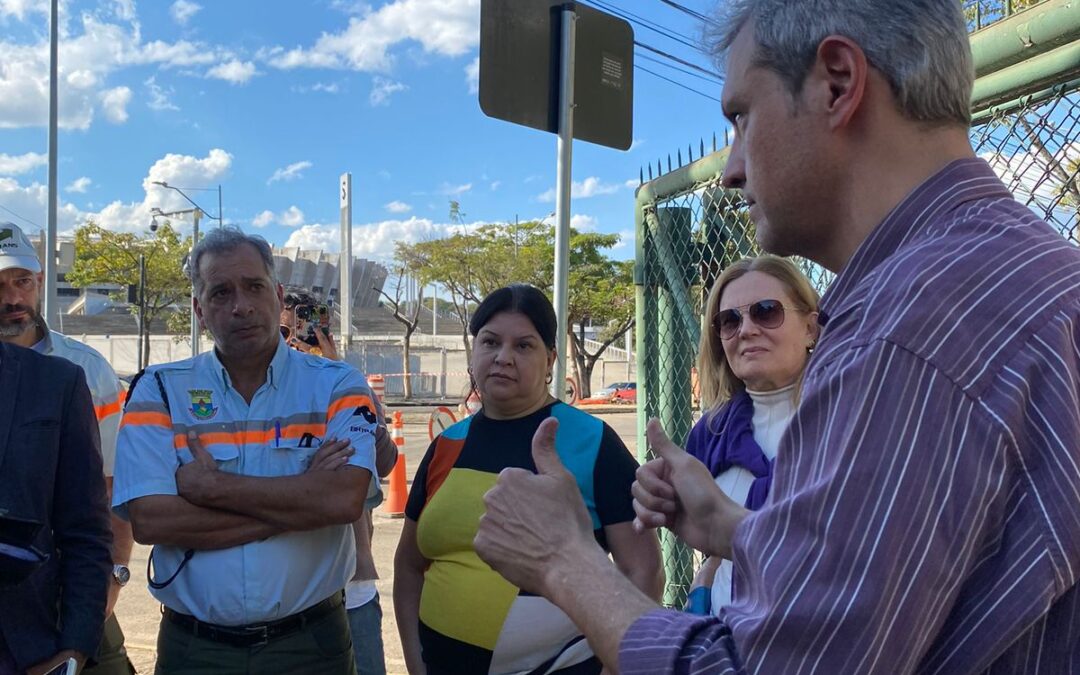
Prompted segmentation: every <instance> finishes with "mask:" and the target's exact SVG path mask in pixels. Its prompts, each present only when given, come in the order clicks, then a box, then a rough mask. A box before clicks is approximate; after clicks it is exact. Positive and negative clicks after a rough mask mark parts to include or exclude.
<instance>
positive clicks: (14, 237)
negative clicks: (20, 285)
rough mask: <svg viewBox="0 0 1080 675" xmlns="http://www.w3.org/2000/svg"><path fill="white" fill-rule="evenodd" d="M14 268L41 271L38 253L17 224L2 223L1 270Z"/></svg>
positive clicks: (0, 243) (0, 241) (0, 232)
mask: <svg viewBox="0 0 1080 675" xmlns="http://www.w3.org/2000/svg"><path fill="white" fill-rule="evenodd" d="M13 267H17V268H21V269H24V270H29V271H31V272H40V271H41V261H40V260H38V255H37V251H36V250H35V249H34V245H33V244H31V243H30V240H29V239H27V238H26V235H25V234H23V231H22V230H21V229H19V226H18V225H16V224H15V223H0V270H8V269H11V268H13Z"/></svg>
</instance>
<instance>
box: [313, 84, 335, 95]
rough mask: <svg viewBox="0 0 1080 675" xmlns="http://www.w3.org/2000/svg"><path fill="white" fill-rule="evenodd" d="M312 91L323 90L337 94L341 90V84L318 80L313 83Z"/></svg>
mask: <svg viewBox="0 0 1080 675" xmlns="http://www.w3.org/2000/svg"><path fill="white" fill-rule="evenodd" d="M311 91H322V92H326V93H327V94H336V93H338V92H339V91H341V87H340V85H338V83H337V82H331V83H329V84H323V83H322V82H316V83H315V84H313V85H311Z"/></svg>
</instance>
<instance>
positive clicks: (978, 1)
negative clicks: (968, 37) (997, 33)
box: [962, 0, 1045, 30]
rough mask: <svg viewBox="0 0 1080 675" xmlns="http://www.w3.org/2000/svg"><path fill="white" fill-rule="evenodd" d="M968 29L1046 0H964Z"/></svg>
mask: <svg viewBox="0 0 1080 675" xmlns="http://www.w3.org/2000/svg"><path fill="white" fill-rule="evenodd" d="M962 1H963V7H964V18H965V19H967V24H968V29H969V30H977V29H979V28H985V27H986V26H988V25H990V24H991V23H994V22H995V21H1000V20H1001V19H1004V18H1006V17H1008V16H1011V15H1013V14H1015V13H1016V12H1019V11H1020V10H1023V9H1027V8H1028V7H1031V6H1032V5H1037V4H1039V3H1040V2H1044V1H1045V0H962Z"/></svg>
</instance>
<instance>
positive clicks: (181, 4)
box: [169, 0, 202, 26]
mask: <svg viewBox="0 0 1080 675" xmlns="http://www.w3.org/2000/svg"><path fill="white" fill-rule="evenodd" d="M201 9H202V5H197V4H195V3H194V2H189V1H188V0H176V2H174V3H173V4H172V6H171V7H169V14H171V15H172V18H173V21H175V22H176V23H178V24H180V25H181V26H184V25H187V22H188V21H189V20H190V19H191V17H193V16H195V15H196V14H198V13H199V10H201Z"/></svg>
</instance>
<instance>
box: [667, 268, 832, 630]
mask: <svg viewBox="0 0 1080 675" xmlns="http://www.w3.org/2000/svg"><path fill="white" fill-rule="evenodd" d="M817 315H818V294H817V292H816V291H815V290H814V288H813V287H812V286H811V285H810V282H809V281H808V280H807V279H806V277H805V276H803V274H802V273H801V272H800V271H799V270H798V268H796V267H795V265H793V264H792V263H791V262H790V261H788V260H786V259H784V258H778V257H776V256H771V255H764V256H761V257H758V258H745V259H743V260H740V261H738V262H737V263H735V264H733V265H731V266H730V267H728V268H727V269H726V270H724V272H723V274H721V275H720V278H719V279H717V281H716V284H715V285H714V286H713V288H712V291H711V292H710V293H709V298H708V300H707V301H706V304H705V316H706V317H708V319H709V326H708V330H704V331H702V333H701V344H700V347H699V351H698V373H699V377H700V382H701V398H702V407H703V408H704V409H705V414H704V415H703V416H702V418H701V420H699V421H698V423H697V424H695V425H694V428H693V429H692V430H691V431H690V437H689V438H688V439H687V444H686V451H687V452H689V453H690V454H691V455H694V456H695V457H697V458H698V459H700V460H701V461H702V463H703V464H705V466H707V467H708V468H709V470H710V471H711V472H712V475H713V476H714V477H715V478H716V484H717V485H718V486H720V489H722V490H723V491H724V492H725V493H726V494H727V495H728V496H729V497H731V498H732V499H733V500H735V501H736V502H739V503H740V504H744V505H745V506H746V507H747V508H749V509H754V510H756V509H758V508H760V507H761V505H762V504H764V503H765V498H766V497H767V496H768V494H769V486H770V484H771V482H772V474H773V462H774V461H775V460H776V452H777V449H778V448H779V446H780V437H781V436H783V434H784V431H785V430H786V429H787V426H788V422H790V421H791V417H792V416H793V415H794V414H795V406H796V404H797V402H798V382H799V379H800V378H801V377H802V373H803V370H804V369H805V368H806V362H807V359H808V357H809V354H810V350H811V349H813V346H814V342H815V340H816V339H817V335H818V326H817ZM731 584H732V564H731V561H730V560H720V559H717V558H709V559H707V560H706V561H705V563H704V564H703V565H702V567H701V569H700V570H698V574H697V576H696V577H695V579H694V584H693V587H692V590H691V593H690V599H691V602H690V610H691V611H695V612H698V613H713V614H718V613H719V611H720V608H721V607H723V606H724V605H727V604H730V603H731Z"/></svg>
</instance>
